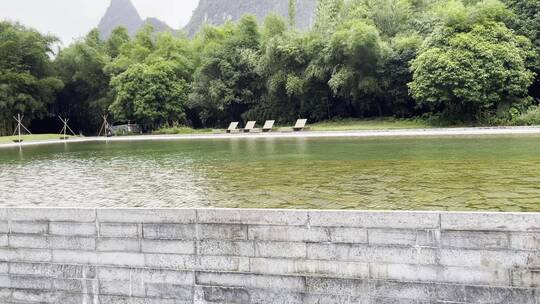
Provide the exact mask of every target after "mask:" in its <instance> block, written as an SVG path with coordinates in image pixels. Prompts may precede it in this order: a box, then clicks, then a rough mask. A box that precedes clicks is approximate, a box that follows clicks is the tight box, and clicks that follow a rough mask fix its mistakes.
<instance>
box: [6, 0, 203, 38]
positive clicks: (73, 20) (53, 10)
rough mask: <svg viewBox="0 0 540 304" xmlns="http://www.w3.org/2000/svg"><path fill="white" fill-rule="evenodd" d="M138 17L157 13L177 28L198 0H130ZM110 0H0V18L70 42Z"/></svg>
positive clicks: (96, 19)
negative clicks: (17, 22) (137, 12)
mask: <svg viewBox="0 0 540 304" xmlns="http://www.w3.org/2000/svg"><path fill="white" fill-rule="evenodd" d="M131 2H132V3H133V4H134V5H135V7H136V8H137V10H138V11H139V14H140V15H141V17H143V19H144V18H146V17H157V18H159V19H161V20H163V21H165V22H167V24H169V25H170V26H172V27H173V28H180V27H182V26H183V25H185V24H187V22H188V21H189V18H190V17H191V14H192V12H193V10H194V9H195V8H196V7H197V4H198V2H199V0H131ZM109 3H110V0H0V19H2V20H11V21H19V22H21V23H23V24H24V25H27V26H30V27H33V28H36V29H37V30H39V31H40V32H43V33H51V34H54V35H56V36H57V37H59V38H60V39H62V41H63V42H64V44H69V43H70V42H71V41H73V39H77V38H80V37H82V36H84V35H85V34H86V33H88V31H89V30H90V29H92V28H93V27H96V26H97V25H98V23H99V20H100V19H101V17H102V16H103V15H104V14H105V11H106V10H107V7H108V6H109Z"/></svg>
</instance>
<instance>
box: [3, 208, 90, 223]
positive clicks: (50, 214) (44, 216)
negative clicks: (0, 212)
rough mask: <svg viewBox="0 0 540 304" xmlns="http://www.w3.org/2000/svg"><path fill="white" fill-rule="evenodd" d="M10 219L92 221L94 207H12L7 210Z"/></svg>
mask: <svg viewBox="0 0 540 304" xmlns="http://www.w3.org/2000/svg"><path fill="white" fill-rule="evenodd" d="M8 216H9V219H10V220H12V221H32V222H33V221H46V222H47V221H49V222H83V223H84V222H86V223H87V222H94V221H95V220H96V210H94V209H68V208H12V209H9V210H8Z"/></svg>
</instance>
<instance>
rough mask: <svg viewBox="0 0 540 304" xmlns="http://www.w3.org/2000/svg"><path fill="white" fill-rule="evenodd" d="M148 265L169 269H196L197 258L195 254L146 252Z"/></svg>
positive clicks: (146, 263)
mask: <svg viewBox="0 0 540 304" xmlns="http://www.w3.org/2000/svg"><path fill="white" fill-rule="evenodd" d="M145 265H146V267H158V268H169V269H194V268H195V266H196V265H197V259H196V257H195V256H193V255H178V254H148V253H147V254H145Z"/></svg>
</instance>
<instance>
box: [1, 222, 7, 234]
mask: <svg viewBox="0 0 540 304" xmlns="http://www.w3.org/2000/svg"><path fill="white" fill-rule="evenodd" d="M8 232H9V224H8V222H7V221H0V233H8Z"/></svg>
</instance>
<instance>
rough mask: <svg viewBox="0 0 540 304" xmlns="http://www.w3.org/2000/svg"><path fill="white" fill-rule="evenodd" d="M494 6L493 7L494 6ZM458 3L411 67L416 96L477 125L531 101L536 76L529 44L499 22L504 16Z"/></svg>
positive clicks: (491, 10)
mask: <svg viewBox="0 0 540 304" xmlns="http://www.w3.org/2000/svg"><path fill="white" fill-rule="evenodd" d="M492 4H493V3H492ZM487 5H490V6H487V7H486V4H485V3H479V4H477V5H476V6H475V7H473V8H471V9H467V8H466V7H464V6H462V5H460V4H459V3H457V4H456V3H454V11H453V13H452V14H449V15H446V16H445V24H444V25H443V26H442V27H441V28H440V29H439V30H438V31H436V32H435V33H434V34H433V35H432V36H431V37H430V38H429V39H428V41H427V42H426V44H425V45H424V47H423V48H422V50H421V51H420V53H419V55H418V57H417V58H416V59H415V60H414V61H413V63H412V71H413V81H412V82H411V83H410V90H411V94H412V96H413V97H414V98H415V99H416V100H417V101H418V102H419V103H420V104H426V105H430V106H431V107H432V108H433V109H435V110H439V111H445V112H446V113H447V114H450V115H452V116H454V117H458V118H459V117H461V118H466V119H468V120H478V119H481V118H482V117H483V116H484V115H486V114H489V113H491V112H494V111H496V110H497V109H498V108H499V107H502V106H504V105H508V104H512V103H515V102H519V101H520V100H522V99H523V98H525V97H527V89H528V87H529V86H530V85H531V83H532V79H533V73H532V72H531V71H530V70H528V69H527V62H528V59H529V58H530V57H531V56H532V55H533V53H532V52H531V45H530V41H529V40H528V39H527V38H525V37H523V36H518V35H516V34H515V33H514V32H513V31H511V30H509V29H508V28H507V27H506V26H505V25H504V23H502V22H498V21H497V20H498V19H499V20H500V18H501V17H504V16H505V14H506V13H505V12H504V11H498V12H497V13H494V12H496V10H493V8H494V6H491V4H489V3H488V4H487Z"/></svg>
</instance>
